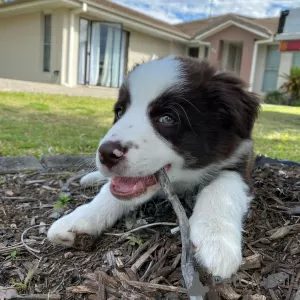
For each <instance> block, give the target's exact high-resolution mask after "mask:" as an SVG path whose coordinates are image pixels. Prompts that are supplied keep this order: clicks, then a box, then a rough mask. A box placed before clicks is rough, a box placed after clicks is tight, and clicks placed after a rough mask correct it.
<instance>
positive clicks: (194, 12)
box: [111, 0, 300, 24]
mask: <svg viewBox="0 0 300 300" xmlns="http://www.w3.org/2000/svg"><path fill="white" fill-rule="evenodd" d="M111 1H113V2H115V3H118V4H121V5H125V6H127V7H129V8H132V9H135V10H137V11H139V12H141V13H144V14H146V15H149V16H151V17H154V18H157V19H160V20H162V21H165V22H169V23H171V24H174V23H178V22H183V21H191V20H196V19H200V18H203V17H205V16H208V15H209V13H210V8H212V10H211V13H212V15H219V14H225V13H229V12H231V13H237V14H242V15H247V16H252V17H257V18H260V17H270V16H279V13H280V10H281V8H284V9H286V8H293V7H300V0H282V1H280V0H201V1H200V0H111ZM211 1H212V2H211ZM211 3H212V5H211Z"/></svg>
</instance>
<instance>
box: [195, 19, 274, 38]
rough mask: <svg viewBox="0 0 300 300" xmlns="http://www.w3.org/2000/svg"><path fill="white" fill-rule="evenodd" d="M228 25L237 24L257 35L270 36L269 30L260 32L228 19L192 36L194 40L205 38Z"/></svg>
mask: <svg viewBox="0 0 300 300" xmlns="http://www.w3.org/2000/svg"><path fill="white" fill-rule="evenodd" d="M229 26H237V27H239V28H241V29H244V30H246V31H249V32H252V33H253V34H256V35H258V36H260V37H262V38H269V37H270V36H272V33H271V32H268V33H267V32H262V31H260V30H256V29H254V28H251V27H249V26H246V25H244V24H240V23H238V22H236V21H233V20H228V21H226V22H224V23H221V24H219V25H218V26H216V27H213V28H212V29H209V30H205V31H203V32H201V33H200V34H197V35H196V36H195V37H194V39H196V40H201V39H205V38H207V37H209V36H212V35H214V34H216V33H218V32H220V31H222V30H224V29H226V28H228V27H229Z"/></svg>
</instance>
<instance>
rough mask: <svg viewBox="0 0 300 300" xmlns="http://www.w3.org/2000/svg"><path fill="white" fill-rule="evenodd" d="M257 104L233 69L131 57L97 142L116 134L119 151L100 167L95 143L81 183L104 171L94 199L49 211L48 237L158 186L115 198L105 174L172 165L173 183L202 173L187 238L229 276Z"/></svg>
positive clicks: (106, 217)
mask: <svg viewBox="0 0 300 300" xmlns="http://www.w3.org/2000/svg"><path fill="white" fill-rule="evenodd" d="M258 109H259V100H258V98H257V96H256V95H254V94H252V93H250V92H248V91H247V89H246V86H245V85H244V83H243V82H242V81H241V80H240V79H239V78H237V77H235V76H234V75H231V74H227V73H222V72H218V71H217V70H216V69H215V68H214V67H213V66H211V65H210V64H209V63H208V62H206V61H200V60H198V59H197V60H196V59H191V58H184V57H175V56H169V57H165V58H162V59H156V60H152V61H149V62H147V63H144V64H141V65H139V66H137V67H136V68H135V69H134V70H132V71H131V72H130V73H129V75H128V76H127V78H126V79H125V81H124V84H123V85H122V87H121V88H120V92H119V99H118V101H117V102H116V104H115V115H116V116H115V120H114V124H113V126H112V127H111V129H110V130H109V131H108V132H107V134H106V135H105V137H104V138H103V139H102V140H101V141H100V144H99V147H100V146H101V145H103V144H104V143H110V142H116V143H119V144H120V145H121V146H122V147H124V148H126V152H125V151H124V153H121V154H120V155H121V156H122V159H121V160H120V162H119V163H117V164H116V165H114V166H113V167H107V166H106V165H105V164H101V162H100V160H99V153H98V150H97V153H96V164H97V167H98V169H99V172H98V171H97V172H93V173H90V174H88V175H86V176H85V177H84V178H83V179H82V181H81V183H82V184H89V183H90V184H91V183H95V182H98V181H100V180H102V179H104V178H106V179H108V183H107V184H105V185H104V186H103V188H102V189H101V191H100V192H99V194H98V195H97V196H96V197H95V198H94V199H93V201H91V202H90V203H88V204H85V205H82V206H80V207H78V208H77V209H76V210H75V211H73V212H72V213H70V214H69V215H66V216H64V217H62V218H61V219H59V220H57V221H56V222H55V223H54V224H53V225H52V226H51V228H50V229H49V232H48V238H49V240H50V241H52V242H53V243H56V244H62V245H66V246H72V245H73V243H74V239H75V236H76V233H87V234H90V235H100V234H101V233H102V232H103V231H104V230H106V229H107V228H109V227H111V226H112V225H113V224H114V223H115V222H116V221H117V220H118V219H119V218H121V217H122V216H123V215H124V214H125V213H127V212H129V211H130V210H132V209H134V208H136V207H137V206H138V205H140V204H142V203H145V202H146V201H147V200H149V199H150V198H152V197H153V196H154V195H155V194H157V193H158V192H159V191H160V188H159V185H158V184H157V185H155V186H152V187H150V188H149V189H148V190H147V191H146V192H145V193H144V194H143V195H142V196H139V197H137V198H134V199H131V200H130V201H124V200H118V199H116V198H115V197H114V196H113V195H112V193H111V191H110V181H111V179H112V178H113V177H114V176H115V175H118V176H124V177H139V176H147V175H151V174H154V173H155V172H157V171H158V170H159V169H160V168H162V167H164V166H166V165H168V164H171V169H170V170H169V172H168V175H169V178H170V180H171V182H173V183H174V185H175V187H176V188H177V189H178V192H180V191H184V190H186V189H193V188H194V187H195V186H197V185H200V186H201V184H203V183H204V182H207V181H208V182H209V183H208V184H207V183H206V184H205V187H204V188H203V189H200V191H199V193H198V195H197V200H196V204H195V207H194V210H193V214H192V216H191V218H190V230H191V236H190V237H191V241H192V243H193V245H194V246H195V249H196V252H195V257H196V259H197V261H198V262H199V263H201V264H203V265H204V266H205V267H206V268H208V270H209V271H210V272H211V273H212V274H213V275H215V276H221V277H223V278H227V277H230V276H231V275H232V274H234V273H235V272H236V271H237V270H238V268H239V266H240V263H241V260H242V253H241V247H242V230H243V229H242V224H243V217H244V215H245V213H246V212H247V210H248V207H249V203H250V201H251V199H252V196H251V193H250V186H249V170H251V161H252V153H253V146H252V139H251V133H252V128H253V124H254V121H255V118H256V116H257V112H258ZM172 120H173V121H172ZM116 151H117V152H114V153H115V154H117V155H118V153H119V152H118V151H119V150H116Z"/></svg>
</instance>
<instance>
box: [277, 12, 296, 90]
mask: <svg viewBox="0 0 300 300" xmlns="http://www.w3.org/2000/svg"><path fill="white" fill-rule="evenodd" d="M275 40H276V41H278V42H279V43H280V46H279V49H280V51H281V58H282V60H283V61H285V62H286V65H285V66H284V67H285V69H284V70H282V71H283V72H284V73H286V74H289V71H290V67H291V65H292V66H296V67H300V7H298V8H294V9H291V10H284V11H282V12H281V14H280V19H279V26H278V30H277V34H276V36H275ZM279 80H280V83H281V84H282V83H283V82H284V80H283V79H282V78H280V79H279Z"/></svg>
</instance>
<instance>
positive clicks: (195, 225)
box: [190, 218, 242, 279]
mask: <svg viewBox="0 0 300 300" xmlns="http://www.w3.org/2000/svg"><path fill="white" fill-rule="evenodd" d="M219 224H220V223H219ZM190 226H191V232H190V238H191V242H192V244H193V245H194V247H195V258H196V260H197V262H198V263H199V264H201V265H203V266H204V267H205V268H207V269H208V271H209V272H211V274H212V275H213V276H219V277H222V278H223V279H226V278H230V277H231V276H232V275H234V274H235V273H236V272H237V270H238V269H239V266H240V265H241V262H242V251H241V232H238V231H237V230H235V229H234V228H228V227H227V230H226V228H224V226H222V227H221V226H217V225H216V223H214V221H213V220H210V221H209V223H208V222H204V221H202V222H201V221H199V219H198V220H196V219H193V218H191V219H190Z"/></svg>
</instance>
